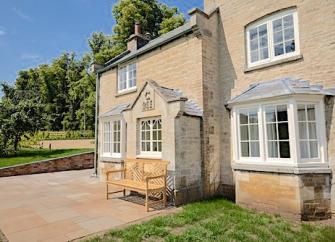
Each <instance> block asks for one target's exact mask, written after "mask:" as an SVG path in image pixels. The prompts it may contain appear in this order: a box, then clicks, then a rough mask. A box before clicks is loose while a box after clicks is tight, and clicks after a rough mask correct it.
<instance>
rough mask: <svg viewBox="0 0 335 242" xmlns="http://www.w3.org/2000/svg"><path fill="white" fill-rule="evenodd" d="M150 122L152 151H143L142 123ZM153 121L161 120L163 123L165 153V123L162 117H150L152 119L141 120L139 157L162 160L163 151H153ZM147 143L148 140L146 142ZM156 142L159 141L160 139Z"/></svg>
mask: <svg viewBox="0 0 335 242" xmlns="http://www.w3.org/2000/svg"><path fill="white" fill-rule="evenodd" d="M148 120H150V121H151V122H150V140H149V141H150V151H142V141H143V138H142V121H148ZM153 120H160V122H161V129H160V131H161V140H160V142H161V146H162V151H163V122H162V118H161V117H150V118H141V119H139V125H140V129H139V130H140V134H139V151H140V152H139V157H152V158H161V157H162V151H153V143H154V140H153V122H152V121H153ZM145 141H147V140H145ZM155 141H159V140H158V138H157V140H155Z"/></svg>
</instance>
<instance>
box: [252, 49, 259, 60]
mask: <svg viewBox="0 0 335 242" xmlns="http://www.w3.org/2000/svg"><path fill="white" fill-rule="evenodd" d="M258 59H259V53H258V50H256V51H251V62H255V61H258Z"/></svg>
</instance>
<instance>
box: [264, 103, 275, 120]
mask: <svg viewBox="0 0 335 242" xmlns="http://www.w3.org/2000/svg"><path fill="white" fill-rule="evenodd" d="M275 110H276V109H275V108H274V107H267V108H266V109H265V112H266V122H276V111H275Z"/></svg>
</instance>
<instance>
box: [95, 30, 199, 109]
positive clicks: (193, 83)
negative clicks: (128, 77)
mask: <svg viewBox="0 0 335 242" xmlns="http://www.w3.org/2000/svg"><path fill="white" fill-rule="evenodd" d="M201 47H202V45H201V41H200V40H199V39H197V38H195V37H194V36H193V35H188V36H185V37H182V38H180V39H178V40H176V41H173V42H171V43H169V44H167V45H165V46H162V47H160V48H157V49H156V50H154V51H151V52H149V53H147V54H144V55H142V56H139V57H138V58H135V59H134V60H133V61H135V62H136V63H137V80H136V84H137V91H135V92H132V93H128V94H121V95H118V92H117V68H113V69H112V70H110V71H107V72H105V73H104V74H102V76H101V77H100V103H99V108H100V114H102V113H105V112H107V111H108V110H109V109H111V108H112V107H114V106H115V105H118V104H122V103H129V102H132V101H133V100H134V99H135V97H136V96H137V95H138V92H139V90H140V89H141V87H142V86H143V85H144V83H145V82H146V81H147V80H148V79H150V80H154V81H156V82H157V83H158V84H159V85H161V86H164V87H168V88H175V89H180V90H181V91H182V92H183V93H184V95H185V96H186V97H188V98H189V99H192V100H194V101H196V102H197V103H198V105H199V106H200V107H202V103H203V95H202V76H201V73H202V65H201Z"/></svg>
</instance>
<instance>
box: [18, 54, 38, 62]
mask: <svg viewBox="0 0 335 242" xmlns="http://www.w3.org/2000/svg"><path fill="white" fill-rule="evenodd" d="M20 59H21V60H24V61H27V60H28V61H38V60H40V59H41V56H40V55H38V54H31V53H24V54H22V55H21V56H20Z"/></svg>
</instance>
